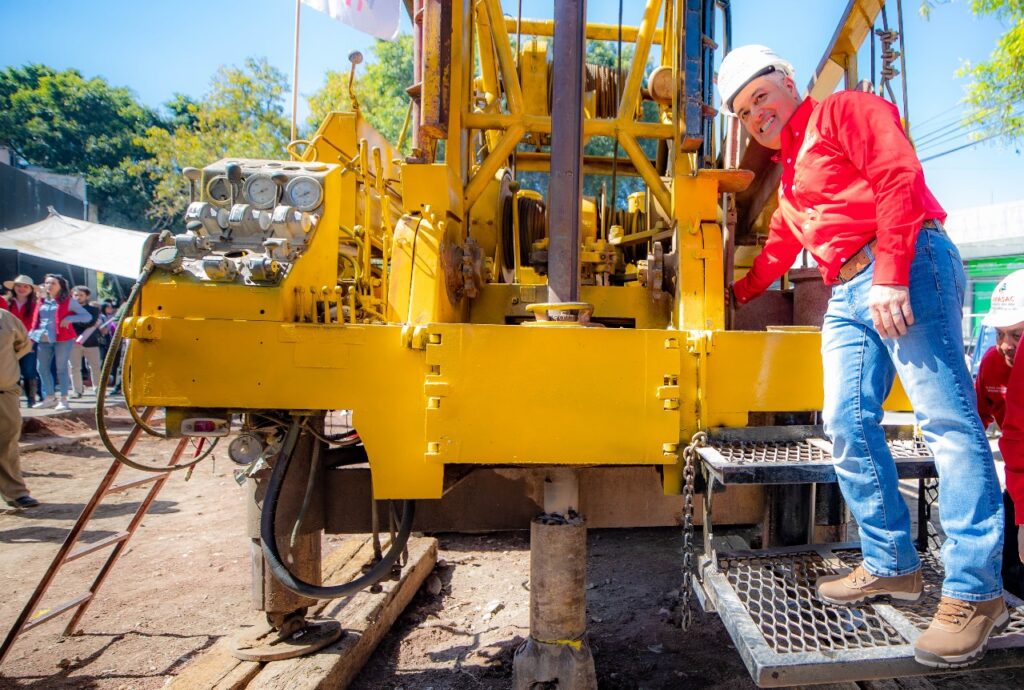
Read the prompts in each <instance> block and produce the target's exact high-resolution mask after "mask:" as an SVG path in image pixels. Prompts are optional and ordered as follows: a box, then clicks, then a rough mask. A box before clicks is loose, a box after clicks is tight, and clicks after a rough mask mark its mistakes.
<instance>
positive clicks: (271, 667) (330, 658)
mask: <svg viewBox="0 0 1024 690" xmlns="http://www.w3.org/2000/svg"><path fill="white" fill-rule="evenodd" d="M355 560H356V559H353V562H355ZM436 561H437V540H436V539H433V538H428V537H418V538H411V539H409V565H408V566H407V567H405V568H404V569H403V570H402V578H401V580H399V581H398V582H395V581H384V582H381V585H382V588H383V589H382V591H381V592H379V593H376V594H374V593H371V592H368V591H365V590H364V591H362V592H359V593H358V594H356V595H354V596H352V597H351V598H350V599H349V600H347V601H346V602H345V603H344V604H343V605H342V606H341V608H340V610H338V611H337V612H336V615H335V609H336V608H337V604H335V605H333V606H330V607H328V608H327V609H326V610H325V613H326V614H328V615H333V616H335V617H337V619H338V620H340V621H341V624H342V626H343V628H344V629H345V634H344V635H343V636H342V638H341V639H340V640H338V641H337V642H335V643H334V644H332V645H331V646H329V647H327V648H325V649H323V650H321V651H320V652H319V653H318V654H313V655H311V656H305V657H298V658H296V659H285V660H283V661H274V662H271V663H269V664H266V665H265V666H264V668H263V669H262V670H261V671H260V673H259V674H258V675H257V676H256V677H255V678H253V679H252V681H251V682H250V683H249V685H248V686H247V690H314V689H319V688H338V689H343V688H346V687H348V684H349V683H351V682H352V679H353V678H355V676H356V674H358V673H359V671H360V669H362V667H363V665H364V664H365V663H366V661H367V660H368V659H369V658H370V655H371V654H372V653H373V650H374V649H376V647H377V644H378V643H379V642H380V641H381V639H382V638H383V637H384V635H385V634H387V632H388V630H390V629H391V626H392V624H394V622H395V619H397V618H398V616H399V614H400V613H401V612H402V611H403V610H404V609H405V607H406V606H407V605H408V604H409V602H410V601H411V600H412V598H413V596H414V595H415V594H416V592H417V590H419V588H420V585H422V584H423V581H424V580H425V579H426V578H427V575H429V574H430V572H431V571H432V570H433V569H434V564H435V563H436Z"/></svg>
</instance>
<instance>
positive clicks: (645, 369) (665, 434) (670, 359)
mask: <svg viewBox="0 0 1024 690" xmlns="http://www.w3.org/2000/svg"><path fill="white" fill-rule="evenodd" d="M148 318H150V319H151V320H155V321H158V322H159V325H158V326H157V327H155V328H152V329H146V332H147V333H148V335H147V338H146V339H144V340H134V341H133V342H132V346H131V348H130V350H129V353H128V365H127V367H128V371H129V372H130V373H129V376H128V379H127V384H128V386H129V394H130V397H131V399H132V401H133V402H134V403H136V404H139V405H158V406H170V407H195V408H206V409H213V408H221V409H230V410H235V411H242V410H246V409H250V410H260V409H271V410H297V409H302V410H310V409H313V410H334V409H351V410H353V424H355V425H357V427H358V429H359V434H360V437H361V439H362V440H363V442H364V444H365V445H366V450H367V454H368V456H369V460H370V466H371V470H372V474H373V484H374V494H375V497H376V498H439V497H440V495H441V489H442V486H441V478H442V476H443V465H444V464H445V463H472V464H503V463H517V464H520V463H522V464H561V465H593V464H610V465H639V464H645V465H664V464H674V463H676V462H677V457H676V452H675V451H676V449H677V442H678V437H679V412H678V409H679V406H680V395H681V393H680V388H679V385H678V375H679V366H680V349H679V343H680V341H681V339H682V336H681V335H680V334H678V333H673V332H671V331H664V330H654V329H651V330H643V329H618V328H583V327H563V328H544V327H529V326H518V327H517V326H487V325H476V324H431V325H429V326H426V327H424V328H422V329H416V330H413V329H411V328H409V327H403V326H399V325H355V326H342V325H331V326H325V325H319V326H318V325H312V324H281V323H268V322H256V321H227V320H215V319H209V320H204V319H181V318H162V317H148ZM143 324H144V322H143V321H142V320H141V319H133V320H132V321H131V322H129V324H128V326H127V330H128V332H129V333H130V334H134V335H140V332H141V331H142V330H143V328H142V327H141V325H143ZM224 342H232V343H240V344H244V345H245V347H244V352H243V351H240V350H239V348H235V347H231V348H228V347H220V346H218V343H224ZM539 352H544V353H545V355H544V356H543V357H539V356H538V355H537V353H539ZM626 353H628V356H624V355H625V354H626ZM609 358H615V359H616V366H615V370H614V373H612V372H610V370H609V368H608V362H609ZM183 361H187V362H188V363H189V366H188V368H187V370H182V367H181V362H183ZM524 380H528V381H529V385H519V382H522V381H524ZM502 382H507V383H508V385H502ZM609 400H614V401H615V405H614V407H615V410H614V415H615V422H616V423H615V428H617V429H620V430H624V429H628V430H629V431H628V432H625V431H619V432H609V431H608V428H609V427H608V425H607V423H606V422H607V420H608V415H609V414H610V411H609V407H608V401H609ZM481 410H486V411H487V414H486V415H482V414H480V411H481ZM496 419H498V420H503V421H504V422H505V423H507V424H508V425H510V426H509V433H496V428H495V425H494V420H496Z"/></svg>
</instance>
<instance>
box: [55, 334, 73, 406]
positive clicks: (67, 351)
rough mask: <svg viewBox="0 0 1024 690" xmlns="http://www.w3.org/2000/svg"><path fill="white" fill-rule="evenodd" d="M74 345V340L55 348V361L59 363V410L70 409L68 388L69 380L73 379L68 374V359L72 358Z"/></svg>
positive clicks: (61, 343) (66, 341)
mask: <svg viewBox="0 0 1024 690" xmlns="http://www.w3.org/2000/svg"><path fill="white" fill-rule="evenodd" d="M74 344H75V341H74V340H65V341H64V342H60V343H57V344H56V345H55V346H54V360H55V361H56V363H57V388H58V389H59V391H60V402H58V403H57V409H59V410H67V409H70V406H69V405H68V388H69V386H70V383H71V382H70V380H69V379H70V378H71V377H70V375H69V373H68V359H69V358H70V357H71V346H72V345H74Z"/></svg>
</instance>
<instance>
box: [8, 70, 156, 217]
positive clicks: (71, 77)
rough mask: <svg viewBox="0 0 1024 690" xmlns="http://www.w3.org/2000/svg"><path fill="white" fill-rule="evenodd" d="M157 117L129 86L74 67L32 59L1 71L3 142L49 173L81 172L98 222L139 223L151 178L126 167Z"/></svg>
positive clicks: (138, 157)
mask: <svg viewBox="0 0 1024 690" xmlns="http://www.w3.org/2000/svg"><path fill="white" fill-rule="evenodd" d="M158 122H159V120H158V118H157V115H156V113H154V112H153V111H152V110H150V109H148V108H145V107H144V106H142V105H140V104H139V103H138V102H137V101H136V100H135V97H134V96H133V95H132V93H131V91H129V90H128V89H125V88H119V87H112V86H110V84H108V83H107V82H106V81H105V80H103V79H100V78H98V77H96V78H93V79H85V78H84V77H83V76H82V75H81V73H79V72H78V71H77V70H64V71H61V72H58V71H57V70H54V69H52V68H50V67H47V66H46V65H38V64H29V65H25V66H23V67H9V68H7V69H4V70H3V71H0V144H2V145H4V146H7V147H8V148H10V149H11V150H12V151H13V152H14V153H15V154H16V156H17V157H18V158H20V159H22V160H25V161H27V162H28V163H30V164H32V165H39V166H42V167H45V168H48V169H50V170H53V171H54V172H58V173H62V174H70V175H82V176H84V177H85V180H86V183H87V184H88V186H89V197H90V199H91V200H92V201H94V202H96V203H97V204H98V205H99V207H100V220H101V222H108V223H115V224H119V225H128V226H136V227H137V226H139V225H140V224H141V222H142V220H143V219H144V216H145V208H146V206H147V203H148V192H149V184H148V181H147V180H146V179H145V178H139V177H136V176H134V175H132V174H131V173H130V172H129V165H130V164H132V163H135V162H139V161H141V160H142V159H143V158H145V156H146V152H145V151H144V150H143V149H142V148H141V147H140V146H139V145H138V144H137V142H136V138H137V136H138V135H139V134H141V133H143V132H144V131H145V130H146V129H147V128H149V127H152V126H155V125H156V124H157V123H158Z"/></svg>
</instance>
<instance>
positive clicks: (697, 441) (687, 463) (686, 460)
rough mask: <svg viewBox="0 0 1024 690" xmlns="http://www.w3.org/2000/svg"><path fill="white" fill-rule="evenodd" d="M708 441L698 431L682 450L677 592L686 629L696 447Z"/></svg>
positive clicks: (693, 563)
mask: <svg viewBox="0 0 1024 690" xmlns="http://www.w3.org/2000/svg"><path fill="white" fill-rule="evenodd" d="M707 443H708V435H707V434H706V433H704V432H703V431H698V432H697V433H695V434H694V435H693V438H692V439H690V445H688V446H687V447H686V448H685V449H684V450H683V586H682V587H681V588H680V593H679V627H680V628H682V629H683V630H686V629H687V628H689V627H690V624H691V623H692V622H693V583H694V580H695V578H696V577H697V560H696V555H695V554H694V544H693V492H694V488H693V485H694V481H695V480H696V478H697V449H698V448H703V447H704V446H706V445H707Z"/></svg>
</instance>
